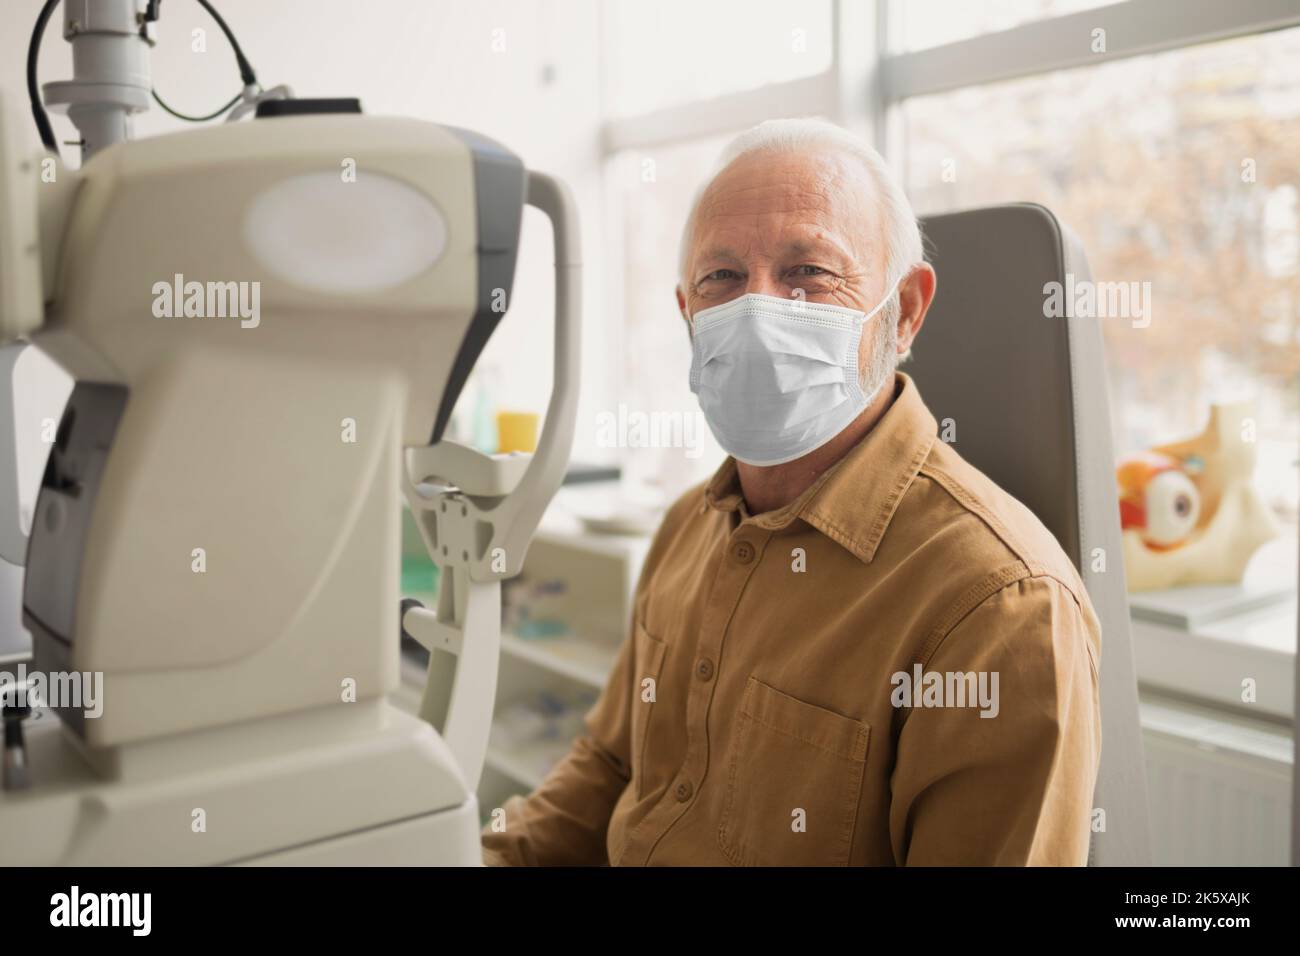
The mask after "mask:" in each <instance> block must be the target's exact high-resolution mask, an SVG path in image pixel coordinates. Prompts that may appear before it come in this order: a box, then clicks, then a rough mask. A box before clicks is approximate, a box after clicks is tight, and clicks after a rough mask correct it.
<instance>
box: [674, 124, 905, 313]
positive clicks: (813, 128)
mask: <svg viewBox="0 0 1300 956" xmlns="http://www.w3.org/2000/svg"><path fill="white" fill-rule="evenodd" d="M827 149H834V150H839V151H840V152H841V153H844V154H845V155H847V156H850V157H852V158H853V159H856V160H857V161H859V162H860V163H862V165H863V167H864V168H865V169H866V171H867V175H868V176H869V177H870V179H871V183H872V186H873V187H874V189H875V193H876V197H877V200H878V202H879V205H880V211H881V213H882V214H883V215H884V223H883V225H884V234H885V288H889V287H890V286H892V285H893V284H894V283H895V282H896V281H897V280H898V279H900V278H901V277H902V276H903V274H904V273H906V272H907V270H908V269H910V268H911V267H912V266H913V265H915V264H916V263H918V262H920V261H921V260H922V258H923V257H924V250H923V248H922V245H921V228H920V226H919V225H917V222H916V214H915V213H914V212H912V204H911V203H910V202H908V201H907V196H906V195H904V193H903V189H902V187H901V186H899V184H898V181H897V180H896V179H895V178H894V174H893V171H892V170H891V169H890V168H889V164H888V163H886V162H885V160H884V157H882V156H881V155H880V154H879V153H878V152H876V151H875V150H874V149H872V148H871V147H870V146H869V145H867V144H866V143H864V142H863V141H862V140H860V139H859V138H858V137H856V136H854V135H853V134H852V133H850V132H849V131H848V130H846V129H844V128H842V127H839V126H836V125H835V124H834V123H828V122H827V121H826V120H820V119H775V120H767V121H765V122H762V123H759V124H758V125H757V126H754V127H751V128H750V129H748V130H746V131H745V132H743V133H741V134H740V135H739V136H737V137H736V138H735V139H733V140H732V141H731V142H730V143H728V144H727V146H726V148H725V149H723V151H722V154H721V155H720V156H719V157H718V161H717V163H716V164H715V166H714V170H713V175H711V176H710V177H709V178H708V180H707V181H705V183H704V184H703V185H702V186H700V188H699V189H698V190H697V191H696V193H695V198H694V199H693V200H692V201H691V211H690V214H689V215H687V217H686V225H685V228H684V229H683V230H682V241H681V250H680V258H679V271H680V274H681V279H682V288H683V290H685V289H686V288H687V287H688V286H687V282H688V277H687V275H686V265H687V262H686V260H687V258H688V257H689V256H690V247H691V240H692V239H693V238H694V235H695V220H696V217H697V215H698V213H699V208H700V200H701V199H703V198H704V193H705V191H706V190H707V189H708V188H709V186H710V185H712V184H713V181H714V180H716V179H717V178H718V176H719V175H720V174H721V173H722V171H723V170H725V169H726V168H727V167H728V166H730V165H731V164H732V163H733V162H735V161H736V160H738V159H740V158H741V157H743V156H749V155H751V154H753V153H764V152H773V153H810V154H811V153H817V152H822V151H825V150H827Z"/></svg>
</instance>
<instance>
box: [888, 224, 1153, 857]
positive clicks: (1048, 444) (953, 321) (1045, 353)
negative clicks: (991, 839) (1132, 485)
mask: <svg viewBox="0 0 1300 956" xmlns="http://www.w3.org/2000/svg"><path fill="white" fill-rule="evenodd" d="M921 227H922V230H923V233H924V235H925V238H926V244H927V247H928V249H929V250H930V252H931V255H930V256H929V258H930V261H931V262H932V263H933V264H934V267H935V270H936V271H937V272H938V275H939V284H938V292H937V294H936V296H935V300H934V304H933V306H932V307H931V309H930V313H929V316H928V318H927V319H926V322H925V330H924V333H923V335H922V336H921V339H920V344H919V346H918V348H917V350H916V356H915V358H913V359H911V360H909V361H908V362H907V363H906V364H905V365H904V366H903V370H904V371H906V372H908V374H910V375H911V376H912V377H913V378H914V379H915V380H916V382H917V384H918V385H919V387H920V391H921V394H922V395H924V396H925V401H926V404H927V405H928V406H929V408H930V410H931V411H932V412H933V413H934V416H935V418H936V419H937V420H938V421H939V427H940V434H941V435H942V434H943V428H944V422H945V419H951V420H952V423H953V424H954V426H955V429H954V431H955V437H956V440H955V441H954V442H953V447H954V448H955V449H956V450H957V452H958V453H959V454H961V455H962V457H964V458H965V459H966V460H967V461H969V462H970V463H971V464H972V465H974V466H975V467H976V468H979V469H980V470H981V471H983V472H984V473H985V474H986V475H988V476H989V477H990V478H992V479H993V480H994V481H995V482H997V483H998V485H1000V486H1001V487H1002V488H1004V489H1005V490H1006V491H1008V492H1010V493H1011V494H1012V495H1015V497H1016V498H1018V499H1020V501H1022V502H1023V503H1024V504H1025V505H1027V506H1028V507H1029V509H1030V510H1031V511H1033V512H1034V514H1036V515H1037V516H1038V518H1039V520H1040V521H1042V522H1043V524H1044V525H1046V526H1047V528H1048V529H1049V530H1050V531H1051V532H1052V533H1053V534H1054V535H1056V539H1057V540H1058V541H1059V542H1060V543H1061V547H1062V548H1064V549H1065V552H1066V554H1068V555H1069V556H1070V559H1071V560H1072V561H1073V562H1074V564H1075V566H1076V567H1077V568H1078V570H1079V574H1080V575H1081V576H1082V578H1083V582H1084V585H1085V586H1086V587H1087V589H1088V594H1089V595H1090V596H1091V598H1092V602H1093V605H1094V607H1095V608H1096V611H1097V616H1098V618H1099V619H1100V621H1101V629H1102V653H1101V722H1102V751H1101V769H1100V772H1099V773H1098V777H1097V788H1096V793H1095V796H1094V799H1093V806H1094V807H1095V808H1099V809H1100V810H1103V811H1104V812H1105V815H1104V823H1105V830H1104V832H1098V831H1100V826H1095V827H1094V833H1093V836H1092V842H1091V846H1090V849H1089V853H1088V863H1089V865H1090V866H1142V865H1147V864H1149V863H1150V839H1149V833H1148V821H1147V796H1146V776H1145V769H1144V765H1143V759H1142V736H1141V728H1140V726H1139V722H1138V703H1137V682H1136V678H1135V674H1134V668H1133V648H1132V642H1131V639H1130V634H1129V611H1128V595H1127V592H1126V590H1125V586H1124V558H1123V549H1122V546H1121V543H1120V527H1119V505H1118V503H1117V501H1116V492H1115V455H1114V451H1113V449H1112V447H1111V433H1110V405H1109V402H1108V399H1107V384H1106V365H1105V355H1104V352H1103V349H1102V339H1101V328H1100V326H1099V324H1098V323H1099V321H1101V320H1098V319H1085V318H1070V319H1064V318H1059V319H1057V318H1046V317H1045V316H1044V314H1043V302H1044V299H1045V294H1044V291H1043V287H1044V285H1045V284H1046V283H1048V282H1053V281H1056V282H1060V283H1062V284H1064V283H1065V277H1066V275H1067V274H1069V273H1073V275H1074V278H1075V280H1076V281H1079V280H1082V279H1088V278H1090V273H1089V270H1088V262H1087V259H1086V257H1085V256H1084V252H1083V248H1082V246H1081V245H1080V243H1079V241H1078V239H1077V238H1076V237H1075V236H1073V235H1072V234H1071V233H1070V231H1069V230H1068V229H1067V228H1065V227H1064V226H1063V225H1062V224H1061V223H1060V222H1059V221H1058V220H1057V219H1056V217H1055V216H1053V215H1052V213H1051V212H1049V211H1048V210H1047V209H1044V208H1043V207H1042V206H1037V205H1032V204H1028V203H1021V204H1015V205H1006V206H991V207H988V208H983V209H972V210H969V211H966V212H959V213H952V214H949V215H943V216H930V217H927V218H925V219H923V220H922V223H921ZM1098 549H1101V550H1100V551H1099V550H1098ZM1103 554H1104V562H1105V563H1104V568H1105V570H1104V571H1102V570H1094V567H1097V568H1100V567H1101V566H1102V565H1101V564H1100V560H1101V558H1102V556H1103ZM1097 817H1098V818H1100V815H1099V814H1098V815H1097Z"/></svg>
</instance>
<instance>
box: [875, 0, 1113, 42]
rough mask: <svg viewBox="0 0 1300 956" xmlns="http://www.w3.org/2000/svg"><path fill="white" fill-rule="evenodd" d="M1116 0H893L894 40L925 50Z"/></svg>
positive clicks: (891, 0)
mask: <svg viewBox="0 0 1300 956" xmlns="http://www.w3.org/2000/svg"><path fill="white" fill-rule="evenodd" d="M1113 2H1114V0H966V2H964V3H953V2H952V0H890V8H889V17H890V23H891V32H892V34H893V42H892V43H891V44H890V46H891V47H892V48H893V49H898V50H925V49H929V48H930V47H936V46H941V45H943V44H945V43H955V42H956V41H958V40H965V39H968V38H969V37H974V36H980V35H982V34H985V33H996V32H998V31H999V30H1009V29H1011V28H1012V27H1017V26H1020V25H1021V24H1022V23H1028V22H1030V21H1033V20H1042V19H1046V18H1049V17H1058V16H1061V15H1063V14H1066V13H1078V12H1079V11H1081V10H1089V9H1092V8H1094V7H1101V6H1105V5H1106V4H1109V3H1113Z"/></svg>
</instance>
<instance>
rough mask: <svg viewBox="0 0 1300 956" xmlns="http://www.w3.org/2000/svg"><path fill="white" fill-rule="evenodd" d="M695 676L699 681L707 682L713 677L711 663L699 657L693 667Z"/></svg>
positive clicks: (705, 658)
mask: <svg viewBox="0 0 1300 956" xmlns="http://www.w3.org/2000/svg"><path fill="white" fill-rule="evenodd" d="M695 676H696V677H698V678H699V679H700V680H708V679H709V678H710V677H712V676H713V661H711V660H709V659H708V658H707V657H701V658H700V661H699V663H698V664H696V665H695Z"/></svg>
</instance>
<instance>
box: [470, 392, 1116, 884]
mask: <svg viewBox="0 0 1300 956" xmlns="http://www.w3.org/2000/svg"><path fill="white" fill-rule="evenodd" d="M895 390H896V397H895V399H894V401H893V404H892V405H891V406H890V408H889V410H888V411H887V412H886V413H885V415H884V416H883V417H882V418H881V420H880V421H879V422H878V423H877V424H876V426H875V428H873V429H872V431H871V432H870V433H868V435H867V436H866V437H865V438H864V439H863V440H862V441H861V442H860V443H859V444H858V445H857V446H856V447H855V448H853V449H852V450H851V451H850V452H849V453H848V454H847V455H846V456H845V457H844V458H843V459H841V460H840V461H839V462H838V463H837V464H836V465H835V466H833V467H832V468H831V469H829V470H828V471H826V472H825V473H823V474H822V475H821V476H819V477H818V479H817V481H816V482H815V483H814V484H813V485H812V486H811V487H810V488H808V490H807V491H806V492H804V493H803V494H802V495H800V496H799V498H798V499H796V500H795V501H793V502H791V503H790V504H789V505H787V506H785V507H783V508H781V509H779V510H776V511H772V512H768V513H765V514H762V515H758V516H756V517H753V516H749V515H748V513H747V512H746V510H745V507H744V501H743V497H742V495H741V493H740V486H739V483H738V479H737V473H736V465H735V462H734V460H732V459H730V458H728V459H727V460H726V461H725V462H724V463H723V465H722V466H721V468H720V469H719V470H718V472H717V473H716V474H715V475H714V477H713V478H712V479H711V480H710V481H709V482H708V483H707V484H706V485H705V486H703V487H702V488H700V487H697V488H695V489H693V490H692V491H690V492H688V493H687V494H685V495H684V496H683V497H682V498H680V499H679V500H678V501H677V502H676V503H675V504H673V506H672V507H671V508H670V509H669V511H668V514H667V516H666V517H665V519H664V522H663V524H662V526H661V527H660V529H659V531H658V533H657V534H656V536H655V540H654V543H653V545H652V546H651V549H650V551H649V554H648V556H647V559H646V564H645V567H644V570H643V572H642V576H641V580H640V583H639V585H638V588H637V595H636V601H635V611H634V618H633V621H632V628H631V635H630V637H629V639H628V640H627V641H625V642H624V645H623V647H622V650H621V653H620V655H619V657H618V660H617V663H616V664H615V667H614V670H613V673H612V675H611V676H610V679H609V683H608V685H607V686H606V687H605V689H604V692H603V693H602V695H601V697H600V699H599V700H598V701H597V703H596V705H595V706H594V707H593V708H592V709H591V711H590V712H589V713H588V714H587V717H586V722H587V729H588V734H587V735H586V736H583V737H580V738H579V739H578V740H577V741H576V742H575V743H574V745H573V748H572V750H571V751H570V752H569V753H568V755H567V756H566V757H565V758H564V759H563V760H562V761H561V762H560V763H559V764H558V765H557V766H556V767H555V768H554V769H553V770H552V771H551V773H550V774H549V776H547V778H546V780H545V781H544V782H543V783H542V785H541V786H540V787H539V788H538V789H537V790H536V791H535V792H534V793H533V794H531V795H530V796H528V797H527V798H520V797H514V798H511V799H510V800H509V801H508V802H507V804H506V806H505V811H506V812H505V820H504V823H505V826H504V830H503V831H502V832H494V830H493V828H492V826H491V825H489V826H488V827H487V828H485V830H484V833H483V847H484V861H485V862H487V863H489V864H516V865H520V864H544V865H545V864H606V863H612V864H615V865H641V864H651V863H652V864H668V865H727V864H746V865H753V864H757V865H767V864H774V865H785V864H788V865H828V866H840V865H846V864H876V865H882V864H883V865H892V864H913V865H915V864H990V865H993V864H1072V865H1079V864H1083V863H1085V862H1086V859H1087V851H1088V839H1089V820H1090V812H1091V806H1092V792H1093V784H1094V781H1095V778H1096V773H1097V762H1098V756H1099V753H1100V748H1101V720H1100V711H1099V706H1098V696H1097V665H1098V656H1099V654H1100V646H1101V635H1100V629H1099V625H1098V621H1097V617H1096V615H1095V614H1094V612H1093V609H1092V606H1091V604H1090V603H1089V601H1088V596H1087V594H1086V592H1085V591H1084V588H1083V585H1082V583H1081V581H1080V579H1079V577H1078V575H1077V574H1076V572H1075V569H1074V567H1073V566H1072V565H1071V563H1070V561H1069V559H1068V558H1067V557H1066V556H1065V554H1064V553H1063V552H1062V550H1061V548H1060V547H1059V546H1058V544H1057V542H1056V540H1055V539H1054V538H1053V537H1052V535H1051V534H1050V533H1049V532H1048V531H1047V530H1046V529H1045V528H1044V527H1043V526H1042V524H1040V523H1039V521H1038V520H1037V519H1036V518H1035V517H1034V516H1033V515H1032V514H1031V513H1030V512H1029V510H1028V509H1026V508H1025V507H1024V506H1023V505H1021V504H1020V503H1019V502H1018V501H1016V500H1015V499H1013V498H1012V497H1011V496H1010V495H1008V494H1006V493H1005V492H1004V491H1002V490H1001V489H999V488H998V487H997V486H996V485H994V484H993V483H992V482H991V481H990V480H989V479H987V478H986V477H984V475H982V474H981V473H980V472H978V471H976V470H975V469H974V468H972V467H971V466H970V465H968V464H967V463H966V462H965V461H963V460H962V459H961V457H960V456H958V454H957V453H956V452H955V451H954V450H953V449H952V448H951V447H950V446H949V445H947V444H945V443H944V442H942V441H939V440H938V439H937V437H936V431H937V429H936V424H935V420H934V418H933V416H932V415H931V414H930V412H929V410H928V409H927V408H926V407H925V404H924V403H923V402H922V401H921V396H920V395H919V394H918V392H917V388H916V385H915V384H914V383H913V382H912V380H911V379H910V378H909V377H908V376H906V375H903V374H901V373H900V374H899V375H898V376H897V381H896V385H895Z"/></svg>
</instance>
